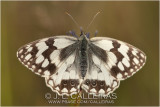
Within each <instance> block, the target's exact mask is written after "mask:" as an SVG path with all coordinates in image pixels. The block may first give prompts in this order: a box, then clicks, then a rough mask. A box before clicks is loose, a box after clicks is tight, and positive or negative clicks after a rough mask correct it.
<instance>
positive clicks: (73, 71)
mask: <svg viewBox="0 0 160 107" xmlns="http://www.w3.org/2000/svg"><path fill="white" fill-rule="evenodd" d="M76 41H77V39H76V38H74V37H68V36H57V37H50V38H45V39H41V40H37V41H34V42H32V43H29V44H27V45H24V46H22V47H21V48H20V49H19V50H18V52H17V57H18V59H19V60H20V62H21V63H22V64H23V65H25V66H26V67H27V68H29V69H30V70H32V71H33V72H34V73H36V74H38V75H40V76H42V77H45V80H46V85H47V86H48V87H50V88H51V89H52V91H54V92H57V93H58V94H59V95H62V94H66V95H70V94H73V93H78V92H79V89H80V77H79V75H78V72H77V68H76V67H75V66H76V65H75V63H74V62H75V58H76V48H77V42H76Z"/></svg>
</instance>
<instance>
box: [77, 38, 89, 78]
mask: <svg viewBox="0 0 160 107" xmlns="http://www.w3.org/2000/svg"><path fill="white" fill-rule="evenodd" d="M87 45H88V41H87V40H86V39H85V38H84V39H82V41H81V44H80V50H79V55H80V60H79V61H80V62H79V64H80V72H81V76H82V77H85V75H86V72H87V68H88V62H87V60H88V56H87Z"/></svg>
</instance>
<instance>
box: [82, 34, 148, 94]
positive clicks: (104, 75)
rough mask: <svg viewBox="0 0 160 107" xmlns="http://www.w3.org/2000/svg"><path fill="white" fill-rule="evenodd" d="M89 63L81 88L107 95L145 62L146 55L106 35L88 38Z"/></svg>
mask: <svg viewBox="0 0 160 107" xmlns="http://www.w3.org/2000/svg"><path fill="white" fill-rule="evenodd" d="M90 42H91V43H90V45H89V47H90V56H91V58H90V59H91V60H90V62H91V64H90V66H91V67H90V69H89V72H87V74H86V77H85V80H84V81H83V83H82V88H83V89H84V90H85V91H86V92H88V93H94V94H96V95H99V94H104V95H109V94H110V93H112V92H113V91H114V90H115V89H116V88H118V87H119V85H120V80H124V79H126V78H129V77H131V76H132V75H133V74H135V73H136V72H137V71H139V70H140V69H141V68H142V67H143V66H144V64H145V62H146V55H145V54H144V53H143V52H142V51H141V50H139V49H137V48H136V47H134V46H132V45H130V44H128V43H125V42H122V41H119V40H116V39H112V38H107V37H94V38H91V39H90Z"/></svg>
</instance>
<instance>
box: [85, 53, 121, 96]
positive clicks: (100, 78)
mask: <svg viewBox="0 0 160 107" xmlns="http://www.w3.org/2000/svg"><path fill="white" fill-rule="evenodd" d="M93 56H94V55H93ZM95 57H96V56H95ZM95 57H94V58H95ZM95 60H96V61H97V59H95ZM100 63H101V65H97V63H96V64H95V63H94V62H93V63H92V68H91V69H90V70H89V72H88V73H87V74H86V78H85V80H84V81H83V83H82V88H83V89H84V90H85V91H86V92H87V93H93V94H95V95H100V94H101V95H109V94H110V93H111V92H113V91H114V90H115V89H116V88H118V86H119V83H120V82H119V80H116V79H115V78H114V77H113V76H112V75H110V74H109V70H108V69H107V68H106V67H105V66H104V64H103V62H102V61H101V62H100Z"/></svg>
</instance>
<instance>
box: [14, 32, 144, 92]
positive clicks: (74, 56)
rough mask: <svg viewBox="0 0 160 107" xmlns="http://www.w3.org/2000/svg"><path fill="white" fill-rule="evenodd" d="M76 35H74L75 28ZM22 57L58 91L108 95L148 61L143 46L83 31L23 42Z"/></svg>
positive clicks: (20, 56) (23, 61) (47, 83)
mask: <svg viewBox="0 0 160 107" xmlns="http://www.w3.org/2000/svg"><path fill="white" fill-rule="evenodd" d="M72 34H73V35H75V34H74V33H73V32H72ZM17 57H18V59H19V61H20V62H21V63H22V64H23V65H25V66H26V67H27V68H28V69H30V70H31V71H32V72H34V73H35V74H37V75H40V76H41V77H44V78H45V82H46V85H47V86H48V87H50V88H51V90H52V91H53V92H56V93H58V94H59V95H72V94H77V93H79V92H80V91H81V90H84V91H86V92H87V93H92V94H95V95H109V94H110V93H112V92H114V91H115V89H117V88H118V87H119V85H120V81H121V80H125V79H127V78H129V77H131V76H132V75H133V74H135V73H136V72H137V71H139V70H140V69H141V68H142V67H143V66H144V64H145V62H146V55H145V53H144V52H142V51H141V50H140V49H138V48H136V47H134V46H132V45H130V44H128V43H125V42H122V41H120V40H116V39H113V38H108V37H93V38H89V34H88V33H84V32H81V34H80V36H79V37H75V36H67V35H60V36H53V37H48V38H44V39H40V40H36V41H34V42H31V43H28V44H26V45H24V46H22V47H21V48H20V49H19V50H18V51H17Z"/></svg>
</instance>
